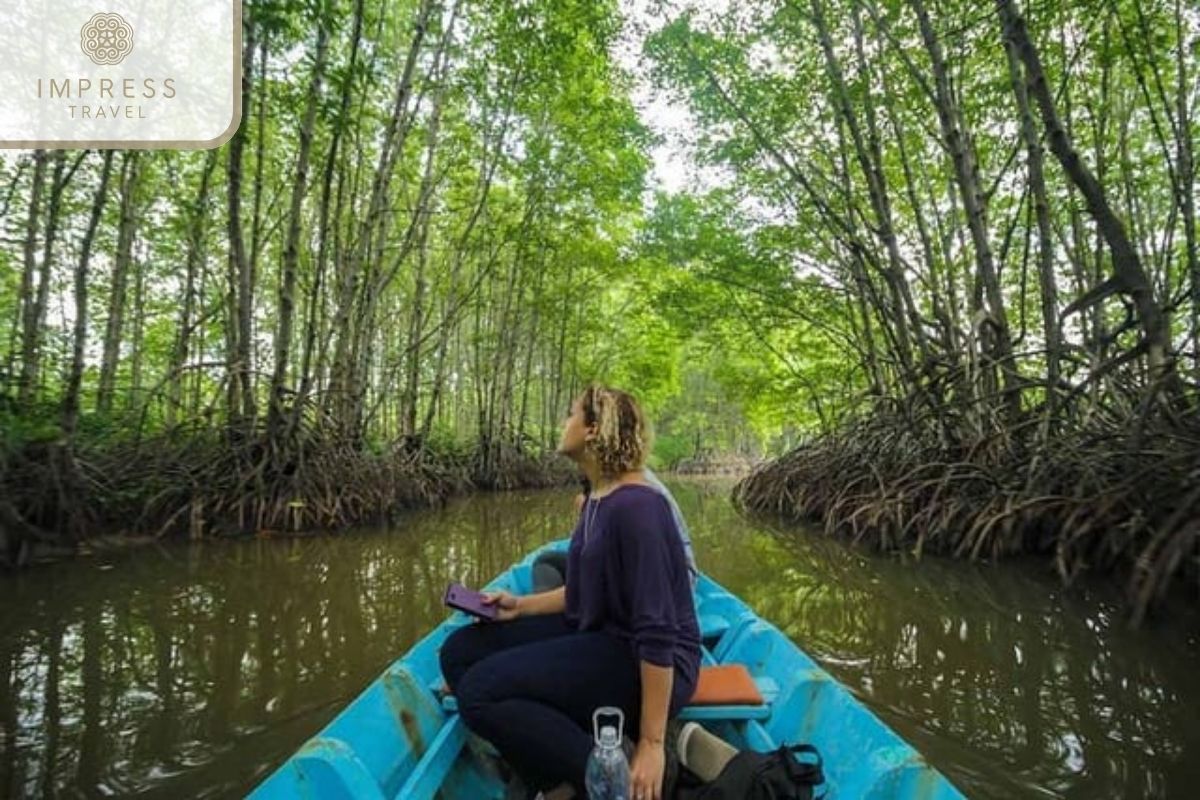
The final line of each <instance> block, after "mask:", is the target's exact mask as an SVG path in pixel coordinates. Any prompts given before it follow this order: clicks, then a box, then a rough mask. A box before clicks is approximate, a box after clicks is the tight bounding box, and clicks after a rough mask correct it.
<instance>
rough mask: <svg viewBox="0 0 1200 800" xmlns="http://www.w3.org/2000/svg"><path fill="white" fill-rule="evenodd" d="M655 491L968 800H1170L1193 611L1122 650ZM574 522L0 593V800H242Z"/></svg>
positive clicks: (1104, 638) (984, 589)
mask: <svg viewBox="0 0 1200 800" xmlns="http://www.w3.org/2000/svg"><path fill="white" fill-rule="evenodd" d="M729 485H730V484H729V482H728V481H716V482H714V481H704V480H688V481H683V482H678V483H676V484H675V487H676V491H677V496H678V498H679V500H680V502H681V504H682V505H683V507H684V511H685V513H686V515H687V517H688V519H689V521H690V522H691V525H692V527H693V535H694V538H695V541H696V549H697V557H698V559H699V561H700V564H701V567H702V568H703V569H705V570H706V571H708V572H709V573H710V574H712V575H713V576H714V577H715V578H716V579H717V580H719V581H721V582H722V583H724V584H725V585H726V586H728V587H729V588H730V589H732V590H734V591H735V592H737V593H739V594H740V595H741V596H743V597H744V598H746V600H747V601H748V602H750V603H751V604H752V605H753V606H754V607H755V608H756V609H758V610H759V612H760V613H762V614H763V616H765V617H766V618H768V619H770V620H771V621H772V622H774V623H775V624H777V625H778V626H779V627H780V628H782V629H783V630H784V631H786V632H787V633H788V634H789V635H790V636H791V637H792V638H793V639H794V640H795V641H797V642H798V643H800V644H801V645H802V646H803V647H805V648H806V649H807V650H808V651H809V652H810V653H812V654H813V655H815V656H816V657H817V658H818V659H820V660H821V661H822V662H823V663H824V664H825V665H826V666H827V667H828V668H829V669H830V670H831V671H832V672H833V673H834V674H835V675H836V676H837V677H838V678H839V679H840V680H842V681H844V682H845V683H846V684H847V685H848V686H850V687H851V688H852V689H853V690H854V691H856V692H857V693H858V694H859V695H860V696H861V697H862V698H863V699H864V701H865V702H867V703H868V704H869V705H870V706H871V707H872V708H874V709H875V710H876V711H877V712H878V713H879V714H880V715H881V716H883V717H884V718H885V719H886V720H887V722H888V723H889V724H891V725H892V726H893V727H894V728H895V729H896V730H897V731H898V732H899V733H900V734H901V735H902V736H904V737H905V738H907V739H908V740H910V741H912V742H913V743H914V744H915V745H916V746H917V747H918V748H919V749H920V750H922V752H924V753H925V754H926V755H927V756H928V757H929V758H930V760H931V761H933V762H934V764H935V765H937V766H938V767H939V768H941V769H942V770H944V771H945V772H946V773H947V774H948V775H949V776H950V777H951V778H952V779H953V780H955V782H956V783H958V784H959V785H960V786H961V787H963V788H964V789H965V790H966V791H967V792H968V794H970V795H971V796H973V797H996V798H1000V797H1051V796H1061V797H1167V796H1179V795H1183V796H1187V795H1189V794H1190V790H1191V789H1192V787H1193V786H1195V785H1197V784H1198V782H1200V767H1198V765H1196V764H1190V763H1188V762H1187V760H1186V757H1185V753H1187V752H1188V751H1191V752H1200V750H1198V746H1200V721H1198V720H1197V719H1195V714H1194V712H1193V711H1192V709H1194V708H1196V707H1197V701H1198V700H1200V690H1198V688H1197V686H1196V682H1195V681H1194V679H1193V675H1194V672H1195V668H1196V666H1197V664H1198V663H1200V648H1198V647H1197V645H1196V643H1195V640H1194V638H1193V639H1189V638H1188V637H1189V635H1191V632H1193V631H1195V630H1196V629H1197V626H1196V625H1195V620H1194V618H1193V619H1191V620H1175V621H1173V622H1172V624H1170V625H1167V624H1162V625H1160V626H1159V627H1157V628H1156V629H1154V630H1151V631H1140V632H1130V631H1127V630H1126V629H1125V627H1124V625H1123V619H1122V617H1121V616H1120V614H1119V613H1118V612H1117V611H1116V610H1115V607H1114V606H1113V604H1112V601H1111V598H1108V597H1106V596H1105V595H1103V594H1097V593H1096V592H1092V593H1091V594H1090V595H1084V596H1073V597H1070V598H1064V597H1063V596H1061V594H1060V593H1059V592H1058V591H1057V590H1056V588H1055V586H1054V583H1053V581H1051V580H1049V579H1047V578H1043V577H1041V576H1040V571H1041V569H1042V568H1041V567H1040V566H1038V565H1029V566H1022V565H1006V566H1005V567H1002V568H999V569H994V568H987V567H973V566H969V565H963V564H958V563H943V562H938V561H930V560H926V561H923V562H921V564H920V565H918V566H914V565H912V564H907V563H904V562H902V561H900V560H895V559H880V558H873V557H868V556H864V555H862V554H860V553H857V552H855V551H854V550H852V549H849V548H846V547H844V546H842V545H840V544H838V543H834V542H828V541H825V540H823V539H820V538H819V537H812V536H800V537H797V536H795V535H778V534H776V533H774V532H772V531H771V530H770V529H769V527H768V526H767V525H766V524H765V523H759V522H749V521H747V520H745V519H742V518H740V517H739V516H738V515H737V514H736V513H735V512H734V511H733V509H732V508H731V507H730V506H729V503H728V499H727V498H728V489H729ZM570 522H571V512H570V503H569V500H568V498H567V495H566V494H565V493H557V492H536V493H518V494H511V495H490V496H488V495H485V496H480V497H476V498H470V499H467V500H463V501H458V502H455V503H454V504H452V505H451V506H450V507H449V508H447V509H444V510H440V511H434V512H428V513H421V514H417V515H414V516H412V517H411V518H409V519H407V520H405V521H403V522H402V523H399V524H397V525H396V526H395V527H394V529H393V530H391V531H389V532H386V533H382V532H374V533H371V532H362V533H357V534H351V535H346V536H339V537H335V538H314V539H304V540H262V541H251V542H236V543H219V542H211V543H202V544H199V545H175V546H164V547H162V548H156V549H151V550H140V551H136V552H130V553H126V554H123V555H121V556H107V557H99V558H96V559H94V560H90V561H79V562H75V563H69V564H59V565H54V566H50V567H45V568H40V569H36V570H33V571H30V572H28V573H25V574H22V575H18V576H15V577H8V578H2V579H0V797H14V798H19V797H35V796H36V797H42V796H44V797H55V796H57V797H90V796H101V795H138V796H144V797H171V798H175V797H215V796H228V795H238V794H240V793H242V792H244V791H246V790H247V789H249V788H250V787H252V786H253V785H254V784H255V783H256V782H257V781H258V780H259V779H261V777H262V776H264V775H265V774H266V773H267V772H268V771H269V770H271V769H273V768H274V767H275V766H276V765H277V764H278V763H279V762H280V761H281V760H282V759H283V758H285V757H286V756H287V755H288V754H290V753H291V752H292V751H293V750H294V749H295V748H296V747H297V746H298V745H299V744H300V743H301V742H303V741H304V739H306V738H307V737H308V736H310V735H312V733H314V732H315V731H316V730H318V729H319V728H320V727H321V726H322V725H323V724H325V722H326V721H327V720H328V719H329V718H331V717H332V716H333V714H335V713H336V711H337V710H338V709H339V708H340V707H341V706H342V705H343V704H344V703H345V702H346V701H347V700H348V699H349V698H351V697H353V696H354V695H355V694H356V693H358V692H359V691H361V689H362V688H363V686H364V685H365V684H366V683H367V682H368V681H370V680H371V679H372V678H374V677H375V675H377V674H378V673H379V671H380V670H382V668H383V667H384V665H386V664H387V663H388V662H389V661H391V660H392V659H393V658H395V657H396V656H397V655H398V654H400V653H402V652H403V651H404V649H405V648H407V647H408V646H409V645H410V644H411V643H412V642H413V641H415V640H416V639H418V638H419V637H420V636H422V635H424V634H425V633H426V632H427V631H428V630H429V629H430V628H431V627H432V626H433V625H435V624H436V623H437V622H438V621H440V620H441V619H442V618H443V617H444V616H445V614H444V610H443V608H442V607H441V602H440V597H441V591H442V589H443V588H444V587H445V584H446V583H447V582H448V581H449V580H453V579H461V580H464V581H465V582H466V583H468V584H471V585H478V584H480V583H483V582H485V581H486V580H487V579H489V578H490V577H491V576H493V575H495V574H496V573H497V572H499V571H501V570H502V569H504V568H506V567H507V566H508V565H509V564H511V563H512V562H513V561H514V560H516V559H517V558H519V557H520V556H521V555H523V554H524V553H526V552H528V551H529V550H530V549H532V548H533V547H535V546H537V545H538V544H540V543H541V542H544V541H546V540H548V539H551V538H555V537H557V536H560V535H562V532H563V531H565V530H566V529H567V528H568V527H569V525H570Z"/></svg>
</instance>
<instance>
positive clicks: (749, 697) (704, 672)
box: [688, 664, 763, 706]
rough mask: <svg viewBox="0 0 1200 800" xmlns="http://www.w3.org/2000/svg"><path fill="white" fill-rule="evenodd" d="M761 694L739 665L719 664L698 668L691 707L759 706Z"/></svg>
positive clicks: (748, 673) (746, 672)
mask: <svg viewBox="0 0 1200 800" xmlns="http://www.w3.org/2000/svg"><path fill="white" fill-rule="evenodd" d="M762 704H763V696H762V693H761V692H759V691H758V686H756V685H755V683H754V678H752V677H750V672H749V671H748V670H747V669H746V668H745V667H744V666H743V665H741V664H719V665H717V666H712V667H701V668H700V679H699V680H698V681H696V693H695V694H693V695H692V699H691V701H689V703H688V705H693V706H761V705H762Z"/></svg>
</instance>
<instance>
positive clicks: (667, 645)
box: [566, 484, 700, 714]
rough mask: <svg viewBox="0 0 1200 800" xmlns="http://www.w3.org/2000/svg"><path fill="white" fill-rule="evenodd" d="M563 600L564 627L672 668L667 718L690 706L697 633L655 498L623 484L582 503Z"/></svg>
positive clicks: (660, 501) (663, 504)
mask: <svg viewBox="0 0 1200 800" xmlns="http://www.w3.org/2000/svg"><path fill="white" fill-rule="evenodd" d="M585 538H586V541H585ZM566 593H567V597H566V601H567V605H566V617H567V620H568V621H569V622H571V623H573V624H575V625H576V626H577V627H578V629H579V630H603V631H607V632H609V633H612V634H614V635H616V636H619V637H621V638H622V639H625V640H626V641H628V642H629V643H630V645H631V646H632V648H633V650H634V653H635V655H636V657H637V658H638V659H639V660H641V661H647V662H649V663H651V664H654V665H657V666H661V667H674V668H675V679H674V681H673V682H672V687H671V706H670V711H671V713H672V714H674V713H675V712H677V711H678V710H679V708H680V707H682V706H683V705H684V704H686V703H687V701H688V700H689V699H691V696H692V692H693V691H694V690H695V687H696V678H697V675H698V673H699V669H700V628H699V625H698V624H697V622H696V608H695V604H694V602H693V600H692V588H691V581H690V578H689V573H688V567H687V557H686V556H685V555H684V550H683V544H682V540H681V539H680V536H679V533H678V531H677V530H676V529H675V518H674V517H673V516H672V514H671V507H670V505H668V503H667V501H666V499H664V498H663V496H662V495H661V494H660V493H659V492H657V491H656V490H655V489H654V488H653V487H651V486H645V485H642V484H623V485H621V486H619V487H617V488H616V489H614V490H613V491H612V492H610V493H609V494H607V495H605V496H604V497H602V498H600V499H599V500H597V499H594V498H589V499H588V501H587V502H586V503H585V504H584V507H583V511H582V513H581V514H580V515H579V522H578V523H577V524H576V525H575V530H574V532H573V533H572V534H571V545H570V548H569V549H568V551H567V586H566Z"/></svg>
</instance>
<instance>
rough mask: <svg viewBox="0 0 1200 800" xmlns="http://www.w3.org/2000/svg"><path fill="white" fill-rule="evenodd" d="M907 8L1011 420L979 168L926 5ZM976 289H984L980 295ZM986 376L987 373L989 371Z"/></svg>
mask: <svg viewBox="0 0 1200 800" xmlns="http://www.w3.org/2000/svg"><path fill="white" fill-rule="evenodd" d="M909 2H910V3H911V5H912V7H913V10H914V11H915V12H916V14H917V21H918V23H919V26H920V29H921V39H922V41H923V42H924V44H925V49H926V51H927V52H928V53H929V58H930V62H931V66H932V67H933V75H934V89H935V95H936V105H937V115H938V124H939V125H940V127H941V132H942V138H943V140H944V141H945V144H946V150H947V151H948V152H949V154H950V160H951V162H952V163H953V165H954V177H955V182H956V185H957V186H958V190H959V195H960V198H961V199H962V203H963V210H964V211H965V212H966V215H967V228H968V230H969V231H970V234H971V244H972V245H973V247H974V251H975V265H976V269H977V270H978V276H977V278H976V281H977V284H976V285H977V287H979V288H977V290H976V292H975V296H976V297H979V296H980V295H982V297H983V298H986V312H985V313H986V315H987V316H986V320H985V321H983V324H977V325H976V328H977V330H978V331H979V332H980V334H982V333H983V331H984V330H985V329H990V331H989V333H988V340H989V341H988V343H989V344H990V347H988V348H987V349H988V350H990V358H991V360H992V362H993V365H994V366H993V369H994V368H995V366H996V365H998V367H999V370H1000V373H1001V375H1003V378H1004V379H1003V387H1004V395H1005V399H1006V405H1007V407H1008V410H1009V413H1010V414H1012V415H1015V414H1016V413H1018V412H1019V411H1020V403H1021V398H1020V395H1019V390H1020V377H1019V375H1018V373H1017V368H1016V364H1015V363H1014V361H1013V358H1012V338H1011V335H1010V333H1009V329H1008V315H1007V312H1006V311H1005V304H1004V294H1003V291H1002V290H1001V287H1000V277H999V275H998V273H997V271H996V265H995V260H994V258H993V256H992V247H991V244H990V242H989V240H988V235H989V234H988V222H987V198H986V197H985V196H984V194H983V191H982V189H981V188H980V181H979V167H978V164H977V163H976V160H975V156H974V153H973V151H972V148H971V146H970V142H969V141H968V140H967V132H966V130H965V126H964V124H963V118H962V114H961V112H960V110H959V107H958V103H957V101H956V100H955V98H954V94H953V91H952V90H951V88H950V75H949V71H948V68H947V65H946V59H945V56H944V54H943V52H942V45H941V42H940V41H939V39H938V38H937V34H936V33H935V32H934V28H933V23H932V22H931V21H930V19H929V13H928V11H927V9H926V8H925V3H924V0H909ZM979 289H982V292H980V291H979ZM977 302H978V301H977ZM980 310H982V309H980V308H975V309H972V311H974V312H976V314H978V312H979V311H980ZM988 372H989V373H991V369H989V370H988Z"/></svg>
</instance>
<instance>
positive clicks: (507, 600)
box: [483, 589, 521, 622]
mask: <svg viewBox="0 0 1200 800" xmlns="http://www.w3.org/2000/svg"><path fill="white" fill-rule="evenodd" d="M520 600H521V598H519V597H517V596H516V595H513V594H509V593H508V592H506V591H504V590H503V589H501V590H500V591H498V592H484V593H483V602H485V603H487V604H488V605H494V606H495V607H496V622H508V621H509V620H510V619H516V618H517V617H519V616H521V603H520Z"/></svg>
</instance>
